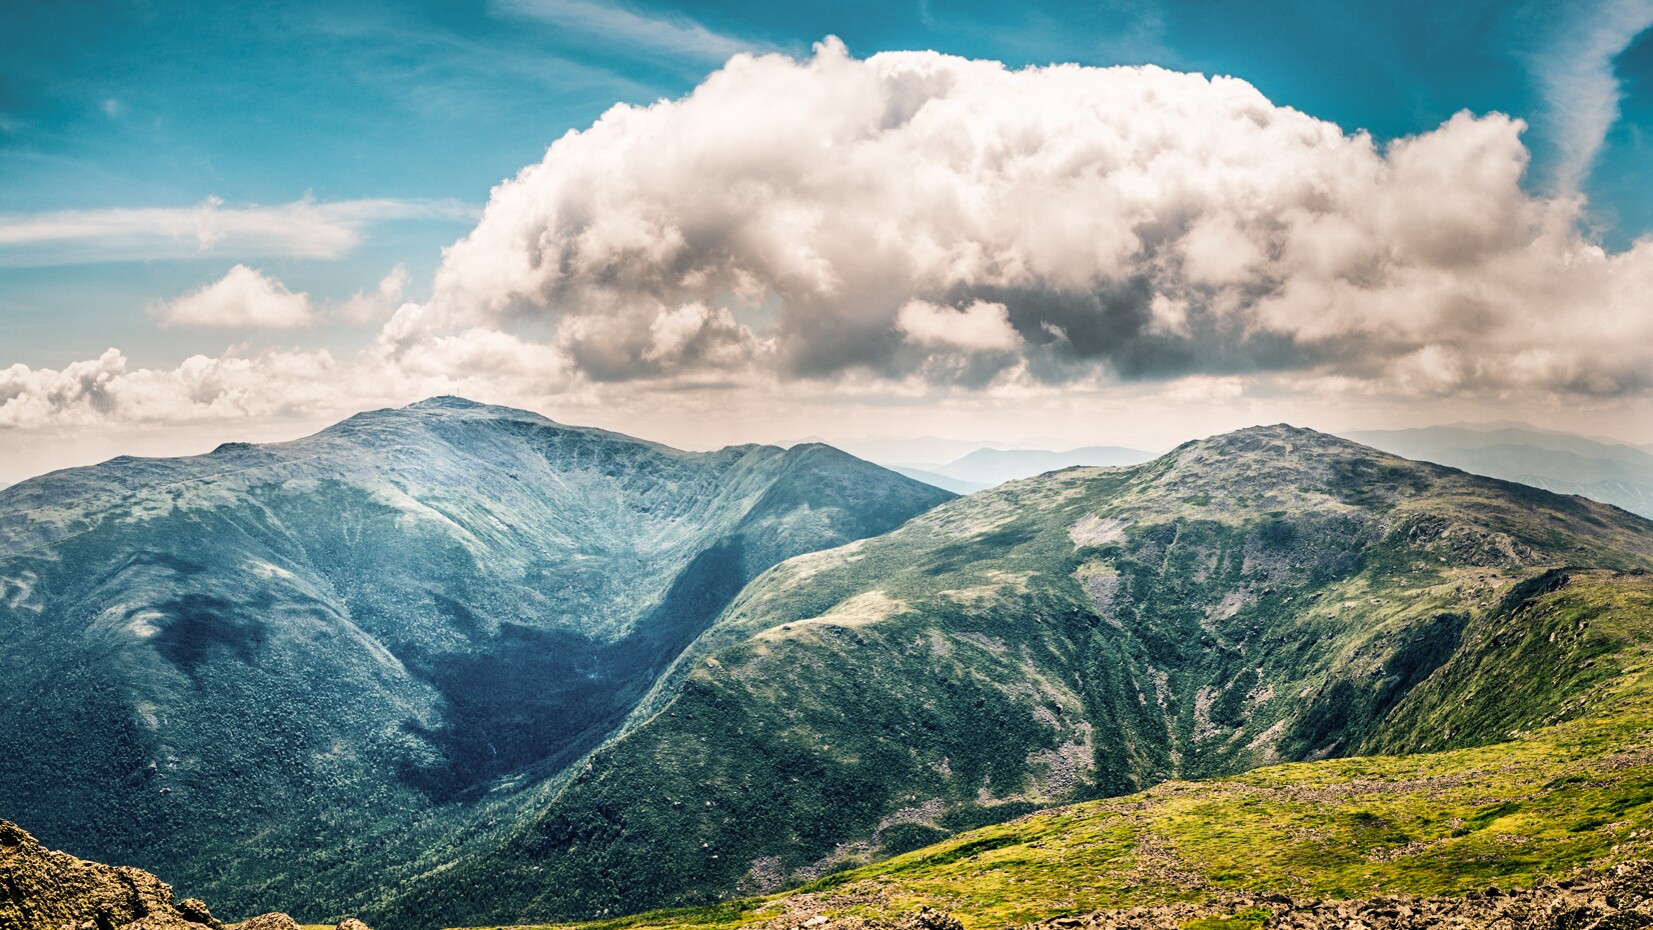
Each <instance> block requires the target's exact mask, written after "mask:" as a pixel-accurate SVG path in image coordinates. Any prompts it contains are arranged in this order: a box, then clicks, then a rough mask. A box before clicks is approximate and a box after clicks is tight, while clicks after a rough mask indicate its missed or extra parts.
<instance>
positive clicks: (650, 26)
mask: <svg viewBox="0 0 1653 930" xmlns="http://www.w3.org/2000/svg"><path fill="white" fill-rule="evenodd" d="M492 9H493V11H494V12H495V13H496V14H497V15H499V16H502V17H509V18H513V19H526V20H532V21H535V22H540V23H545V24H547V25H551V26H556V27H557V28H558V29H561V30H564V31H566V32H569V33H574V34H577V35H579V36H581V37H583V38H586V39H590V40H593V41H597V42H601V43H604V44H608V45H612V47H613V48H614V49H616V50H627V49H630V50H636V51H643V52H649V53H653V54H657V55H666V56H669V57H673V58H685V59H690V60H694V61H703V62H711V63H720V62H723V61H726V60H728V59H729V57H730V56H732V55H736V54H738V53H740V52H751V51H763V50H768V48H769V47H768V46H765V45H761V44H758V43H753V42H749V41H746V40H745V39H740V38H736V37H734V36H729V35H724V34H722V33H719V32H714V31H713V30H711V29H708V28H706V27H705V26H702V25H701V24H700V23H697V22H695V21H694V20H692V19H689V18H687V17H683V16H672V17H658V16H646V15H644V14H642V13H637V12H633V11H631V10H628V9H624V8H622V7H618V6H613V5H611V4H607V3H596V2H592V0H495V2H494V3H493V5H492Z"/></svg>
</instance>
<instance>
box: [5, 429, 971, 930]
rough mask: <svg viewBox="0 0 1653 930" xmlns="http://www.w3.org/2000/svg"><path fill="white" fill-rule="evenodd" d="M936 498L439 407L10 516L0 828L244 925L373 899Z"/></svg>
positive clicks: (12, 496)
mask: <svg viewBox="0 0 1653 930" xmlns="http://www.w3.org/2000/svg"><path fill="white" fill-rule="evenodd" d="M949 496H950V495H948V494H946V493H945V492H942V491H938V490H936V489H934V488H930V487H927V486H924V485H921V484H918V483H916V482H913V481H910V480H908V479H906V478H902V477H900V476H898V475H895V474H893V473H891V472H888V471H885V470H884V469H881V468H878V467H876V466H873V465H870V464H868V463H866V462H863V461H860V460H858V459H855V458H852V457H850V456H848V455H845V454H843V453H841V452H838V451H836V450H834V449H831V448H828V447H825V446H819V445H812V446H799V447H796V448H793V449H790V450H784V451H783V450H781V449H778V448H773V447H765V446H742V447H735V448H729V449H724V450H722V451H719V452H714V453H709V454H695V453H685V452H679V451H676V450H673V449H669V448H666V447H663V446H659V445H655V444H653V443H648V442H642V441H639V440H635V439H630V438H628V437H625V436H620V435H617V434H613V433H606V432H602V431H600V430H593V429H580V428H573V427H565V426H561V425H558V424H555V423H552V422H550V421H548V420H545V419H543V418H541V417H539V416H536V415H533V414H529V413H524V412H522V411H516V410H509V409H504V408H499V407H486V406H481V405H478V404H473V403H470V402H468V401H463V400H459V399H455V398H439V399H436V400H431V401H426V402H424V403H420V404H415V405H413V406H411V407H407V408H403V409H400V410H381V411H375V412H372V413H365V414H361V415H359V416H356V417H352V418H351V419H349V420H347V421H345V422H343V423H340V424H338V425H337V426H334V427H332V428H330V429H328V430H325V431H323V432H321V433H319V434H317V435H315V436H312V437H310V438H307V439H302V440H298V441H295V442H290V443H283V444H280V445H268V446H248V445H239V444H237V445H226V446H224V447H221V448H219V449H218V450H217V451H215V452H213V453H212V454H210V455H205V456H198V457H194V458H184V459H129V458H126V459H115V460H112V461H110V462H107V463H104V464H102V465H98V466H96V467H92V468H82V469H74V470H70V471H64V472H58V473H54V474H51V475H48V476H45V477H43V478H38V479H35V480H32V481H26V482H23V483H21V484H19V485H16V486H14V487H11V488H9V489H6V490H5V491H0V629H3V630H4V631H5V632H4V635H3V636H0V668H3V669H4V670H5V671H4V674H0V708H4V712H3V713H0V746H3V747H5V751H6V757H7V761H6V764H5V765H4V766H0V812H3V813H4V816H6V817H8V818H14V819H16V820H18V821H20V822H23V823H26V824H28V825H29V828H30V829H31V830H33V831H35V832H36V833H37V834H38V835H39V836H41V838H42V839H43V840H44V841H45V842H47V843H49V844H52V845H64V846H72V847H73V848H74V849H76V850H77V852H80V853H81V854H83V855H89V856H92V857H94V858H97V859H102V860H106V861H117V862H127V863H133V864H138V865H142V866H144V867H147V868H150V869H151V870H154V871H158V872H162V873H164V874H166V875H167V876H168V877H169V878H170V879H171V880H173V881H175V882H177V883H179V885H180V886H181V887H182V888H184V889H186V890H187V891H188V892H189V893H190V894H199V895H202V896H205V897H209V898H210V899H211V900H213V901H214V903H215V905H216V906H218V907H220V908H222V909H223V910H224V911H226V912H227V913H231V914H234V913H237V912H245V911H246V910H247V909H249V908H251V907H253V906H255V905H256V903H257V902H258V901H260V900H261V899H262V898H264V897H266V896H267V895H266V892H267V890H268V889H269V888H272V887H280V888H282V889H283V890H284V894H283V897H284V898H285V899H287V900H294V899H298V900H302V901H304V902H305V903H306V904H307V905H308V906H310V907H312V908H314V915H313V916H321V915H326V914H333V913H337V912H342V911H344V910H346V909H347V904H348V901H349V900H350V899H351V898H352V897H353V896H362V895H369V896H371V895H372V894H376V893H378V891H379V888H378V883H379V881H380V879H381V876H383V875H384V874H386V870H387V869H390V868H392V867H394V866H395V865H396V863H398V862H399V861H406V860H411V859H413V858H415V857H416V856H417V855H418V854H419V853H420V852H422V851H423V850H424V849H425V848H426V847H427V845H428V844H427V839H428V836H430V835H432V834H434V835H440V836H447V837H454V836H472V835H480V834H484V833H486V832H487V829H488V822H487V816H489V815H486V814H478V813H477V812H478V811H481V810H484V809H485V808H486V806H487V803H493V802H497V801H498V799H499V798H501V797H506V798H508V797H512V796H514V794H515V793H516V792H527V791H531V790H532V789H534V788H535V787H536V786H541V785H544V784H547V783H548V782H549V781H552V780H554V779H555V778H556V777H557V776H558V774H559V773H560V772H561V771H562V769H563V768H564V767H565V766H566V765H567V764H568V763H569V762H571V761H573V760H577V759H578V758H580V756H581V755H583V754H584V753H585V752H586V751H587V750H589V749H590V748H591V747H593V746H595V745H597V744H598V743H599V742H600V741H601V740H602V739H603V738H604V737H605V736H606V735H607V734H608V733H609V732H610V731H611V730H612V729H613V728H614V727H615V726H617V725H618V724H619V723H620V722H621V721H622V720H623V719H624V718H625V716H626V714H627V713H629V712H630V711H631V710H632V708H633V707H634V706H635V705H636V703H637V702H638V700H640V699H641V698H642V697H643V695H644V694H645V693H646V692H647V691H648V689H649V688H650V687H652V686H653V685H654V683H655V681H656V679H657V678H658V677H659V676H660V675H661V674H662V673H663V672H664V670H665V669H666V668H667V667H669V665H670V664H671V663H672V662H673V661H674V660H675V659H676V657H677V655H678V653H679V652H680V651H681V650H682V649H683V648H684V646H686V645H687V644H688V643H690V642H692V641H693V640H694V639H695V638H696V637H697V636H699V635H700V634H701V633H702V632H703V631H704V629H705V628H706V626H707V625H708V624H709V623H710V622H711V621H712V620H713V619H714V618H715V617H716V616H717V615H718V614H719V613H720V612H721V611H722V609H723V608H724V607H725V605H726V604H727V603H728V602H729V601H730V599H731V598H733V597H734V596H735V595H736V593H738V592H739V591H740V589H741V587H742V586H743V585H744V584H745V583H746V581H747V580H749V579H751V578H753V577H755V576H756V575H758V574H759V573H761V572H762V571H763V570H764V569H766V568H768V567H770V566H771V565H773V564H775V563H777V562H779V561H781V560H783V559H786V558H788V557H791V556H794V555H797V554H799V553H804V552H809V551H814V550H818V549H822V548H827V547H831V546H836V545H840V544H842V543H845V542H850V541H853V540H856V539H860V538H862V537H865V536H869V535H874V534H877V533H881V532H884V531H886V530H889V529H892V528H894V527H895V526H897V525H899V524H900V523H902V522H903V521H905V520H906V519H907V518H909V517H911V516H913V515H915V514H918V513H921V512H923V511H925V510H927V509H929V508H930V507H932V506H934V505H935V504H937V503H940V502H941V501H943V500H945V499H946V498H947V497H949Z"/></svg>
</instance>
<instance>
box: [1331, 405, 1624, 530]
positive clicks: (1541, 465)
mask: <svg viewBox="0 0 1653 930" xmlns="http://www.w3.org/2000/svg"><path fill="white" fill-rule="evenodd" d="M1343 435H1345V436H1347V437H1348V438H1350V439H1353V440H1355V441H1356V442H1363V443H1366V444H1367V445H1370V446H1374V447H1376V448H1379V449H1383V450H1385V451H1388V452H1393V453H1395V454H1396V455H1403V456H1406V457H1407V458H1412V459H1422V460H1424V461H1429V462H1438V463H1440V464H1442V465H1450V466H1452V467H1454V468H1462V469H1463V470H1465V471H1471V472H1474V473H1476V474H1478V475H1487V476H1489V477H1493V478H1503V479H1505V480H1507V481H1519V482H1521V483H1522V484H1530V485H1532V486H1534V487H1539V488H1544V489H1545V490H1549V491H1555V492H1556V493H1558V494H1577V495H1580V496H1581V497H1588V498H1590V499H1591V500H1598V501H1602V502H1604V503H1608V504H1612V505H1614V506H1616V507H1623V508H1624V509H1625V510H1628V511H1630V512H1632V513H1638V514H1641V515H1642V516H1644V517H1653V451H1649V450H1648V449H1645V448H1642V447H1638V446H1631V445H1625V444H1621V443H1613V442H1607V441H1603V440H1597V439H1589V438H1586V437H1583V436H1575V435H1572V434H1569V433H1559V432H1552V431H1548V430H1539V429H1534V428H1532V427H1527V426H1503V425H1500V426H1489V427H1476V426H1431V427H1425V428H1421V429H1402V430H1356V431H1351V432H1348V433H1344V434H1343Z"/></svg>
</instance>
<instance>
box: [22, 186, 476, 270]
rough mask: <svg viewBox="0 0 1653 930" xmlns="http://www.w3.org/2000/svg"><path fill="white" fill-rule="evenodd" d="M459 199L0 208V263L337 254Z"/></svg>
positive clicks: (467, 211)
mask: <svg viewBox="0 0 1653 930" xmlns="http://www.w3.org/2000/svg"><path fill="white" fill-rule="evenodd" d="M471 216H474V211H473V210H472V209H471V208H469V207H466V206H464V205H462V204H460V203H458V202H457V201H432V200H389V199H377V200H339V201H332V202H318V201H315V200H311V199H308V198H306V199H303V200H295V201H293V202H292V203H288V204H279V205H276V206H258V205H248V206H239V207H235V206H227V205H225V203H224V202H223V201H222V200H219V199H218V198H216V197H214V198H211V199H208V200H207V201H205V202H203V203H201V204H200V205H198V206H194V207H141V208H130V209H124V208H115V209H104V210H61V211H57V212H50V213H27V214H21V213H10V214H0V265H5V266H13V267H32V266H40V265H64V264H78V263H83V262H113V261H150V260H155V259H177V258H200V257H204V256H215V255H224V256H232V257H237V258H250V257H254V256H285V257H297V258H338V257H340V256H342V255H345V254H346V253H348V252H350V251H351V250H352V249H354V248H355V247H356V246H357V245H359V244H360V243H361V240H362V233H363V232H364V231H365V230H366V229H367V228H368V227H369V226H372V225H374V224H377V223H383V222H390V221H395V220H408V219H429V218H444V219H455V220H460V219H465V218H468V217H471Z"/></svg>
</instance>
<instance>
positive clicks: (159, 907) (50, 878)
mask: <svg viewBox="0 0 1653 930" xmlns="http://www.w3.org/2000/svg"><path fill="white" fill-rule="evenodd" d="M0 928H4V930H226V927H225V926H224V924H223V923H222V922H220V921H219V920H218V919H217V918H216V917H213V916H212V911H211V910H209V909H208V908H207V905H206V904H205V903H203V902H201V901H199V900H197V899H195V898H185V899H184V900H182V901H179V900H176V899H174V898H173V896H172V886H171V885H168V884H167V883H166V882H163V881H161V880H160V879H158V878H156V877H155V876H153V875H151V874H149V873H148V872H145V871H143V870H142V869H134V868H131V867H128V866H111V865H103V864H101V863H97V862H87V861H86V860H84V859H77V858H75V857H74V856H71V855H69V854H68V853H64V852H56V851H53V850H50V849H47V848H46V847H44V846H42V845H40V843H39V841H37V840H36V839H35V838H34V837H32V836H30V835H29V833H28V831H27V830H24V829H23V828H22V827H19V826H17V825H16V824H13V823H8V822H6V821H4V820H0ZM228 930H299V925H298V923H297V922H296V921H294V920H293V918H291V917H289V916H287V915H286V914H275V913H272V914H264V915H261V916H259V917H254V918H252V919H251V920H247V921H243V922H242V923H239V924H232V925H230V927H229V928H228ZM338 930H368V927H367V926H366V925H365V924H363V923H362V922H361V921H359V920H355V919H353V918H352V919H348V920H346V921H344V922H343V923H341V924H339V928H338Z"/></svg>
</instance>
